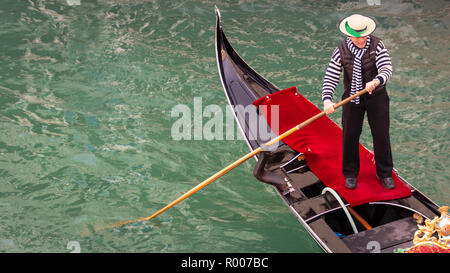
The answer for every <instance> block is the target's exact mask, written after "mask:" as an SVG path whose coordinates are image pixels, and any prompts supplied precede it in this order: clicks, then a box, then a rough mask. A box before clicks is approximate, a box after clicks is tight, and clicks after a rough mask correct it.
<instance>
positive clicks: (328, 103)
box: [323, 100, 336, 115]
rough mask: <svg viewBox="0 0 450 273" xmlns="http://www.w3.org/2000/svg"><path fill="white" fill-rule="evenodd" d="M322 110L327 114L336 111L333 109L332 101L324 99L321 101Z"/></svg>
mask: <svg viewBox="0 0 450 273" xmlns="http://www.w3.org/2000/svg"><path fill="white" fill-rule="evenodd" d="M323 110H324V111H325V113H326V114H327V115H328V114H331V113H333V112H334V111H336V110H335V109H334V103H333V102H332V101H331V100H326V101H324V102H323Z"/></svg>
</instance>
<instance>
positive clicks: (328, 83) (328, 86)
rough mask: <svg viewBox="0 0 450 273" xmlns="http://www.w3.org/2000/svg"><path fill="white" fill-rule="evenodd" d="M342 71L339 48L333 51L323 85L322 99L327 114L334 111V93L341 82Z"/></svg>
mask: <svg viewBox="0 0 450 273" xmlns="http://www.w3.org/2000/svg"><path fill="white" fill-rule="evenodd" d="M341 72H342V64H341V55H340V53H339V48H337V47H336V49H335V50H334V51H333V54H332V55H331V60H330V63H329V64H328V68H327V70H326V72H325V77H324V79H323V85H322V101H323V104H324V110H325V112H326V113H327V114H330V113H332V112H334V108H333V105H334V103H333V102H332V101H333V94H334V91H335V90H336V86H337V85H338V84H339V78H340V76H341Z"/></svg>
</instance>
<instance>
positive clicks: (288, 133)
mask: <svg viewBox="0 0 450 273" xmlns="http://www.w3.org/2000/svg"><path fill="white" fill-rule="evenodd" d="M367 91H368V90H366V89H363V90H361V91H359V92H358V93H356V94H354V95H352V96H350V97H348V98H346V99H344V100H342V101H340V102H339V103H336V104H335V105H334V109H337V108H339V107H341V106H342V105H344V104H346V103H348V102H349V101H351V100H352V99H354V98H356V97H359V96H362V95H363V94H364V93H366V92H367ZM325 115H326V113H325V111H322V112H320V113H319V114H317V115H315V116H313V117H311V118H309V119H307V120H305V121H304V122H302V123H300V124H298V125H297V126H295V127H293V128H291V129H289V130H288V131H286V132H284V133H283V134H281V135H279V136H278V137H276V138H274V139H272V140H270V141H268V142H266V143H265V144H263V145H261V147H263V146H266V147H267V146H270V145H273V144H274V143H276V142H278V141H280V140H282V139H284V138H285V137H287V136H289V135H291V134H293V133H295V132H297V131H298V130H300V129H301V128H303V127H305V126H307V125H308V124H310V123H312V122H313V121H315V120H317V119H319V118H321V117H323V116H325ZM261 147H258V148H257V149H255V150H253V151H252V152H250V153H248V154H246V155H245V156H243V157H241V158H239V159H238V160H236V161H235V162H233V163H231V164H230V165H228V166H227V167H225V168H224V169H222V170H220V171H219V172H217V173H216V174H214V175H213V176H211V177H210V178H208V179H206V180H205V181H203V182H202V183H200V184H198V185H197V186H195V187H194V188H192V189H191V190H189V191H188V192H186V193H185V194H183V195H181V196H180V197H178V198H177V199H175V200H174V201H172V202H171V203H169V204H168V205H167V206H165V207H164V208H162V209H161V210H159V211H157V212H155V213H154V214H153V215H151V216H148V217H142V218H139V219H134V220H125V221H120V222H117V223H116V224H114V225H113V226H112V227H118V226H121V225H125V224H131V223H137V222H141V221H147V220H150V219H153V218H155V217H156V216H158V215H160V214H161V213H163V212H165V211H166V210H168V209H170V208H171V207H173V206H175V205H176V204H178V203H180V202H181V201H183V200H184V199H186V198H188V197H189V196H191V195H193V194H194V193H196V192H198V191H199V190H201V189H203V188H204V187H206V186H207V185H209V184H210V183H211V182H213V181H215V180H216V179H217V178H219V177H221V176H222V175H224V174H226V173H228V172H229V171H231V170H232V169H234V168H235V167H237V166H239V165H240V164H242V163H243V162H245V161H247V160H248V159H249V158H252V157H253V156H255V155H257V154H258V153H260V152H261V151H262V148H261Z"/></svg>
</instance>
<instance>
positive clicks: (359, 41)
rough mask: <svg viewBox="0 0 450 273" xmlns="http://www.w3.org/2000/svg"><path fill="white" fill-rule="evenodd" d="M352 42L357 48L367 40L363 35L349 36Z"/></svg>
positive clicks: (362, 45) (362, 46)
mask: <svg viewBox="0 0 450 273" xmlns="http://www.w3.org/2000/svg"><path fill="white" fill-rule="evenodd" d="M349 38H350V40H352V42H353V44H354V45H355V46H357V47H359V48H364V46H365V45H366V42H367V36H364V37H358V38H357V37H349Z"/></svg>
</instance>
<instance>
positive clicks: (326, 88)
mask: <svg viewBox="0 0 450 273" xmlns="http://www.w3.org/2000/svg"><path fill="white" fill-rule="evenodd" d="M375 27H376V24H375V22H374V21H373V20H372V19H371V18H368V17H365V16H362V15H359V14H354V15H352V16H349V17H347V18H345V19H344V20H342V21H341V23H340V25H339V29H340V31H341V32H342V33H344V34H345V35H347V38H346V39H344V40H343V41H341V42H340V43H339V45H338V46H337V47H336V49H335V50H334V51H333V54H332V57H331V60H330V63H329V65H328V68H327V70H326V73H325V77H324V81H323V88H322V100H323V103H324V111H325V112H326V113H327V114H329V113H332V112H334V107H333V105H334V103H333V102H332V100H333V94H334V91H335V89H336V86H337V85H338V83H339V77H340V74H341V72H342V71H343V72H344V90H345V91H344V94H343V96H342V99H345V98H346V97H349V96H351V95H352V94H355V93H356V92H358V91H360V90H362V89H363V88H366V89H368V93H366V94H364V95H363V96H361V97H358V98H356V99H354V100H352V101H351V102H350V103H348V104H346V105H344V106H343V112H342V127H343V155H342V161H343V162H342V165H343V166H342V171H343V174H344V176H345V186H346V187H347V188H350V189H353V188H356V186H357V177H358V172H359V137H360V135H361V131H362V126H363V121H364V115H365V113H366V112H367V118H368V121H369V125H370V129H371V133H372V138H373V148H374V154H375V165H376V172H377V177H378V178H379V179H380V180H381V183H382V184H383V186H384V187H386V188H388V189H393V188H394V187H395V184H394V180H393V179H392V169H393V162H392V153H391V145H390V137H389V97H388V94H387V91H386V83H387V82H388V80H389V79H390V77H391V75H392V63H391V59H390V57H389V54H388V51H387V49H386V48H385V46H384V44H383V42H382V41H381V40H380V39H379V38H377V37H375V36H373V35H371V33H372V32H373V31H374V30H375Z"/></svg>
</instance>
